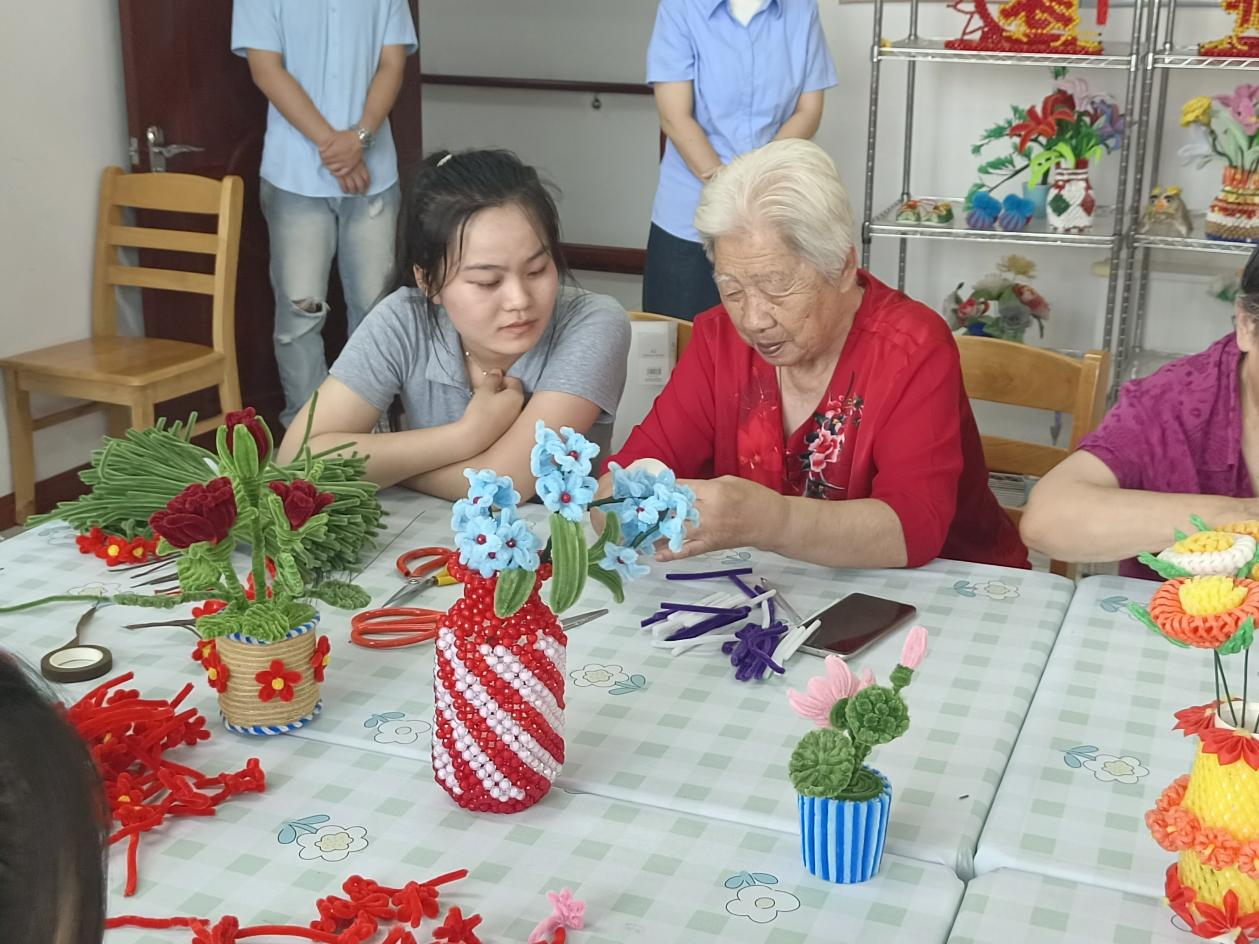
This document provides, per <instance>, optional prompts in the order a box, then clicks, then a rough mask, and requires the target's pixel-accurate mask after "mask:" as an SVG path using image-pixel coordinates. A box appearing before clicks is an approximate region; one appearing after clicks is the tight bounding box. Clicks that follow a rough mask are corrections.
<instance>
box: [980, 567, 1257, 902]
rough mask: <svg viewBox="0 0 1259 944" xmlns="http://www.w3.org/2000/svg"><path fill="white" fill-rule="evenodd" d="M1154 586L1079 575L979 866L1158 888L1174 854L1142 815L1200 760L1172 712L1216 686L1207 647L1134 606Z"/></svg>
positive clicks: (1203, 698) (1144, 891)
mask: <svg viewBox="0 0 1259 944" xmlns="http://www.w3.org/2000/svg"><path fill="white" fill-rule="evenodd" d="M1157 587H1158V584H1157V583H1155V582H1153V581H1148V580H1134V579H1130V578H1122V577H1090V578H1087V579H1085V580H1083V581H1081V582H1080V585H1079V587H1078V588H1077V589H1076V594H1075V598H1074V599H1073V600H1072V601H1071V608H1070V609H1069V610H1068V611H1067V618H1066V621H1065V622H1064V623H1063V627H1062V631H1061V632H1060V633H1059V635H1058V643H1057V646H1056V647H1055V648H1054V651H1053V654H1052V655H1051V656H1050V658H1049V666H1048V668H1046V670H1045V675H1044V677H1043V679H1042V680H1041V684H1040V689H1039V690H1038V691H1037V693H1036V698H1035V699H1034V700H1033V702H1032V708H1031V711H1029V712H1028V715H1027V720H1026V722H1024V724H1023V730H1022V733H1021V734H1020V735H1019V739H1018V744H1017V745H1016V746H1015V748H1014V756H1013V757H1012V758H1011V759H1010V766H1009V768H1008V769H1007V770H1006V773H1005V778H1004V779H1003V780H1002V782H1001V787H1000V789H999V790H998V791H997V799H996V802H995V803H994V804H993V808H992V813H991V814H990V815H989V817H988V822H987V824H986V825H985V827H984V831H983V835H982V837H981V838H980V841H979V852H978V854H977V856H976V860H975V862H976V867H977V869H978V871H979V872H981V873H982V872H988V871H992V870H996V869H1002V868H1015V869H1022V870H1023V871H1026V872H1038V873H1041V874H1044V875H1050V876H1057V877H1060V878H1063V879H1068V880H1071V881H1077V882H1084V883H1089V884H1093V885H1101V886H1109V887H1111V888H1116V889H1119V890H1121V891H1125V892H1131V893H1133V894H1136V895H1143V896H1150V897H1154V898H1158V897H1160V896H1161V895H1162V891H1163V878H1164V873H1165V871H1166V870H1167V867H1168V865H1169V864H1171V862H1172V861H1174V856H1172V855H1171V854H1170V853H1167V852H1165V851H1163V849H1161V848H1160V847H1159V846H1158V845H1157V844H1156V843H1155V842H1154V840H1153V839H1152V838H1151V836H1150V833H1149V830H1148V829H1147V828H1146V826H1145V822H1144V816H1145V812H1146V810H1148V809H1150V808H1152V807H1153V806H1154V801H1155V799H1156V798H1157V797H1158V795H1159V793H1160V792H1161V791H1162V790H1163V788H1164V787H1166V786H1167V785H1168V784H1169V783H1170V782H1171V781H1172V780H1174V779H1176V778H1177V777H1179V776H1180V775H1182V774H1186V773H1188V772H1189V769H1190V767H1191V766H1192V763H1193V757H1194V751H1195V749H1196V744H1197V742H1196V739H1189V738H1186V737H1184V735H1182V734H1181V733H1180V732H1179V731H1173V730H1172V728H1173V726H1174V725H1175V724H1176V719H1175V718H1174V717H1173V715H1174V714H1175V712H1177V711H1179V710H1181V709H1182V708H1187V707H1189V706H1191V705H1201V704H1204V703H1206V702H1209V701H1210V700H1211V699H1212V698H1213V697H1214V690H1213V689H1212V681H1211V662H1210V658H1209V655H1208V654H1206V653H1204V652H1201V651H1198V650H1190V651H1186V650H1183V649H1179V648H1177V647H1175V646H1172V645H1170V644H1169V643H1168V642H1167V641H1166V640H1164V639H1162V638H1160V637H1158V636H1156V635H1155V634H1154V633H1152V632H1150V631H1149V630H1148V629H1147V628H1146V627H1145V626H1143V625H1142V624H1141V623H1140V622H1138V621H1137V620H1136V619H1135V618H1134V617H1133V616H1131V615H1130V614H1129V613H1128V611H1127V604H1128V603H1129V602H1137V603H1141V604H1145V603H1147V602H1148V601H1149V599H1150V597H1151V596H1152V595H1153V593H1154V590H1155V589H1156V588H1157ZM1233 671H1234V672H1235V673H1236V671H1237V670H1236V669H1234V670H1233Z"/></svg>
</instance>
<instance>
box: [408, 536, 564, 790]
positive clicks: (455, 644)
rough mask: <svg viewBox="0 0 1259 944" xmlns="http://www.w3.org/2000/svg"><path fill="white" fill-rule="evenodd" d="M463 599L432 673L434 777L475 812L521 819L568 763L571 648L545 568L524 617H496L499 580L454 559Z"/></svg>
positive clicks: (442, 631)
mask: <svg viewBox="0 0 1259 944" xmlns="http://www.w3.org/2000/svg"><path fill="white" fill-rule="evenodd" d="M449 568H450V573H451V575H452V576H454V577H455V578H456V579H458V580H460V581H462V583H463V596H462V598H460V600H459V601H458V602H457V603H456V604H455V605H454V606H452V607H451V608H450V611H449V612H448V613H447V614H446V618H445V620H443V622H442V624H441V625H440V626H439V627H438V630H437V640H436V645H437V648H436V659H435V660H434V666H433V706H434V707H433V712H434V718H433V752H432V755H433V774H434V777H435V778H436V780H437V783H438V784H439V785H440V786H441V787H442V789H443V790H445V791H446V792H447V793H448V794H450V797H451V799H453V800H454V801H455V802H456V803H458V804H459V805H460V806H461V807H463V808H464V809H467V810H475V811H478V812H487V813H516V812H519V811H520V810H523V809H527V808H528V807H530V806H533V804H535V803H537V802H538V801H539V800H540V799H542V797H544V796H545V795H546V793H547V791H548V790H550V789H551V784H552V783H554V782H555V778H556V777H557V776H558V775H559V772H560V767H561V766H562V765H563V763H564V654H565V647H566V646H567V645H568V638H567V637H566V636H565V635H564V631H563V629H562V628H561V626H560V621H559V618H558V617H556V615H555V614H554V613H553V612H552V611H551V608H550V607H548V606H547V605H546V604H545V603H543V602H542V599H541V597H540V596H539V595H538V594H539V591H540V590H541V588H542V582H543V581H544V580H546V579H547V578H549V577H550V576H551V567H550V565H549V564H543V565H542V566H541V567H540V568H539V569H538V572H537V575H536V578H535V580H534V586H533V591H532V592H531V593H530V595H529V598H528V599H527V600H526V601H525V604H524V606H522V607H521V608H520V609H519V610H518V611H517V612H516V613H514V614H513V615H512V616H509V617H506V618H502V617H499V616H497V615H495V613H494V592H495V588H496V586H497V582H498V577H497V575H496V576H494V577H490V578H488V579H487V578H485V577H482V576H481V575H480V574H479V573H477V572H476V571H475V570H470V569H468V568H467V567H465V566H464V565H462V564H461V563H460V562H459V559H458V556H457V555H456V556H455V557H452V558H451V560H450V564H449Z"/></svg>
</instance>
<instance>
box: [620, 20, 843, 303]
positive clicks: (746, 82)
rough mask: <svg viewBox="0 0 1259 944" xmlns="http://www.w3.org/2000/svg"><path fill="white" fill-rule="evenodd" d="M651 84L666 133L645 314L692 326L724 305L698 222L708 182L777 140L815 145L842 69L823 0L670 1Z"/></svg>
mask: <svg viewBox="0 0 1259 944" xmlns="http://www.w3.org/2000/svg"><path fill="white" fill-rule="evenodd" d="M647 81H648V83H649V84H651V85H652V86H653V88H654V90H655V94H656V108H657V110H658V111H659V112H660V127H661V129H662V130H663V131H664V133H665V135H666V136H667V137H668V139H669V140H668V144H667V145H666V146H665V153H664V158H663V160H661V162H660V183H659V186H658V187H657V189H656V201H655V205H654V206H653V207H652V212H651V232H650V234H649V235H648V238H647V265H646V269H645V270H644V272H643V310H644V311H649V312H653V313H655V314H659V315H672V316H674V317H675V318H685V319H687V320H688V321H689V320H690V319H692V318H694V317H695V315H697V314H699V313H700V312H701V311H706V310H707V309H709V308H712V307H713V306H714V305H716V304H717V303H718V297H717V289H716V286H715V285H714V283H713V270H712V263H711V262H709V260H708V258H707V257H706V256H705V255H704V250H703V248H702V247H701V246H700V242H699V234H698V233H697V232H696V231H695V225H694V223H693V219H694V216H695V210H696V208H697V207H698V206H699V195H700V190H702V189H703V186H704V183H705V182H706V181H707V180H708V179H709V178H711V177H712V176H713V175H714V174H715V173H716V172H717V171H718V170H720V169H721V167H722V166H723V165H724V164H725V163H726V162H728V161H730V160H731V159H732V158H734V157H736V156H737V155H739V154H743V153H745V152H747V151H751V150H754V149H756V148H758V147H760V146H762V145H764V144H768V143H769V142H770V141H772V140H775V139H778V138H811V137H813V135H814V134H815V133H816V131H817V128H818V124H819V122H820V121H821V120H822V95H823V92H824V91H825V90H826V89H828V88H830V87H831V86H833V85H835V84H836V78H835V64H834V63H833V62H832V60H831V55H830V51H829V50H828V49H827V47H826V37H825V36H824V35H823V33H822V25H821V23H820V22H819V20H818V10H817V0H660V7H659V9H658V10H657V12H656V26H655V30H654V31H653V32H652V35H651V44H650V46H649V47H648V49H647Z"/></svg>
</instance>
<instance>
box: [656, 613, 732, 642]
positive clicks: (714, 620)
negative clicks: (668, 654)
mask: <svg viewBox="0 0 1259 944" xmlns="http://www.w3.org/2000/svg"><path fill="white" fill-rule="evenodd" d="M747 615H748V614H747V611H746V610H745V611H744V612H742V613H739V612H734V613H730V614H726V615H722V616H710V617H709V618H708V619H706V620H703V621H701V622H699V623H696V624H695V625H694V626H687V627H685V628H683V629H679V630H678V631H677V632H676V633H674V634H673V635H672V636H666V637H665V641H666V642H676V641H677V640H679V639H694V638H695V637H696V636H702V635H704V633H707V632H711V631H712V630H714V629H720V628H721V627H723V626H729V625H730V624H731V623H737V622H739V620H741V619H745V618H746V617H747Z"/></svg>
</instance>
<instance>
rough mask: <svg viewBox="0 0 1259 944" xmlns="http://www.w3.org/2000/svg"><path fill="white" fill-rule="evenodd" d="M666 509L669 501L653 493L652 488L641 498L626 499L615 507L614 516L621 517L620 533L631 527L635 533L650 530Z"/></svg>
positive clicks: (624, 532)
mask: <svg viewBox="0 0 1259 944" xmlns="http://www.w3.org/2000/svg"><path fill="white" fill-rule="evenodd" d="M668 509H669V503H668V502H667V501H665V500H664V499H662V498H661V497H660V496H659V495H657V494H655V492H654V490H653V492H652V493H650V494H647V495H644V496H642V497H641V498H629V499H626V501H624V502H623V503H622V504H620V505H618V506H617V507H616V516H617V517H618V518H620V519H621V533H622V534H626V533H628V530H629V529H630V528H631V527H632V528H633V529H634V530H635V532H636V533H639V532H642V531H651V530H652V529H654V528H655V527H656V525H657V524H658V523H659V522H660V516H661V515H662V514H663V513H664V512H665V511H667V510H668Z"/></svg>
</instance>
